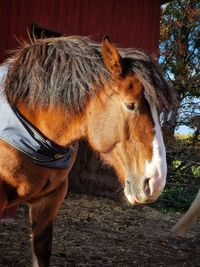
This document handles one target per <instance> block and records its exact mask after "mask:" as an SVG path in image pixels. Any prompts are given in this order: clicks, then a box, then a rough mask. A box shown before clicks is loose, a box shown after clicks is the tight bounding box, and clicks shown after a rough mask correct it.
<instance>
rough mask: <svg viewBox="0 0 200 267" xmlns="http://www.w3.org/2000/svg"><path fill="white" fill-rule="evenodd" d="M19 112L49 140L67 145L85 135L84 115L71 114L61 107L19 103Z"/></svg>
mask: <svg viewBox="0 0 200 267" xmlns="http://www.w3.org/2000/svg"><path fill="white" fill-rule="evenodd" d="M16 106H17V109H18V110H19V112H20V113H21V114H22V115H23V116H24V117H25V118H26V119H27V120H28V121H29V122H30V123H31V124H32V125H34V126H35V127H36V128H37V129H38V130H39V131H40V132H42V133H43V134H44V135H45V136H46V137H47V138H48V139H49V140H52V141H54V142H55V143H57V144H58V145H61V146H67V145H70V144H71V143H72V142H74V141H77V140H79V139H81V138H83V137H84V136H85V126H84V121H85V119H84V115H81V116H78V115H76V116H74V115H69V113H68V112H67V111H65V110H64V109H61V108H55V107H54V108H47V107H43V108H41V107H36V108H35V107H34V108H32V109H31V108H29V107H28V106H27V105H25V104H23V103H18V104H17V105H16Z"/></svg>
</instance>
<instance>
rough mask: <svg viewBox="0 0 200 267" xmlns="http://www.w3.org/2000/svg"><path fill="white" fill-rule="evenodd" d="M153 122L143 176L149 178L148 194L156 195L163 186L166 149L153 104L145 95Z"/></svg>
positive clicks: (165, 170)
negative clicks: (150, 142) (149, 156)
mask: <svg viewBox="0 0 200 267" xmlns="http://www.w3.org/2000/svg"><path fill="white" fill-rule="evenodd" d="M145 97H146V99H147V101H148V103H149V105H150V108H151V114H152V118H153V121H154V124H155V128H154V130H155V136H154V139H153V144H152V145H153V154H152V159H151V161H147V162H146V164H145V172H144V176H145V178H149V179H150V180H149V187H150V194H151V195H152V196H153V195H157V194H159V192H160V191H161V190H162V189H163V188H164V186H165V183H166V176H167V163H166V150H165V145H164V142H163V137H162V131H161V127H160V123H159V120H158V114H157V110H156V106H155V104H152V101H151V100H150V98H149V97H148V96H147V95H145Z"/></svg>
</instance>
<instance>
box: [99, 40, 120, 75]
mask: <svg viewBox="0 0 200 267" xmlns="http://www.w3.org/2000/svg"><path fill="white" fill-rule="evenodd" d="M102 58H103V62H104V64H105V66H106V68H107V69H108V70H109V71H110V72H111V74H113V75H115V76H119V75H120V74H121V73H122V66H121V57H120V55H119V53H118V51H117V49H116V48H115V47H114V45H112V44H111V42H110V39H109V37H108V36H105V37H104V39H103V42H102Z"/></svg>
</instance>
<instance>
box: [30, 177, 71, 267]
mask: <svg viewBox="0 0 200 267" xmlns="http://www.w3.org/2000/svg"><path fill="white" fill-rule="evenodd" d="M66 192H67V181H65V182H63V183H62V184H61V185H60V186H59V187H58V188H57V189H56V190H55V191H53V192H52V193H51V194H50V195H48V197H46V198H45V199H44V200H43V201H42V202H41V203H40V204H36V205H34V206H32V207H31V209H30V221H31V226H32V249H33V266H34V267H48V266H49V262H50V256H51V247H52V233H53V221H54V219H55V217H56V214H57V211H58V209H59V208H60V205H61V203H62V201H63V199H64V197H65V195H66Z"/></svg>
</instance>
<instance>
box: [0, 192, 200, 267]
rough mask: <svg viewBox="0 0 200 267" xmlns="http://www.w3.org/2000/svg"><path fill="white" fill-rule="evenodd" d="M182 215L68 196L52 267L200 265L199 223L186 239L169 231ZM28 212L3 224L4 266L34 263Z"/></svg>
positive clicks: (59, 221) (1, 256) (57, 225)
mask: <svg viewBox="0 0 200 267" xmlns="http://www.w3.org/2000/svg"><path fill="white" fill-rule="evenodd" d="M179 216H180V215H177V214H176V215H174V214H173V215H169V214H168V215H164V214H161V213H159V212H158V211H156V210H154V209H152V208H150V207H148V206H138V207H131V206H129V205H128V204H126V203H122V202H120V201H116V200H115V201H114V200H108V199H103V198H97V197H89V196H86V195H78V194H70V195H69V197H68V199H66V200H65V202H64V203H63V205H62V209H61V211H60V213H59V216H58V218H57V220H56V223H55V227H54V240H53V251H52V257H51V266H54V267H58V266H59V267H60V266H63V267H65V266H66V267H67V266H97V267H98V266H99V267H100V266H124V267H125V266H188V267H191V266H200V221H199V222H197V223H196V224H195V225H194V226H193V227H192V229H191V230H190V231H189V232H188V234H187V236H186V237H185V238H180V237H179V238H178V237H173V236H172V235H171V234H170V232H169V229H170V228H171V226H172V225H173V224H174V223H175V222H176V220H177V218H178V217H179ZM29 236H30V233H29V224H28V212H27V209H26V208H25V207H24V206H20V210H19V215H18V219H17V221H16V222H15V223H13V224H5V223H0V266H1V267H30V266H31V249H30V247H31V246H30V238H29Z"/></svg>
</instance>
